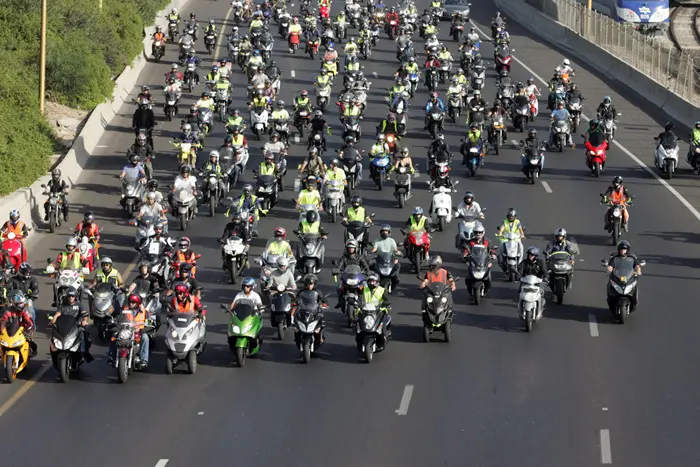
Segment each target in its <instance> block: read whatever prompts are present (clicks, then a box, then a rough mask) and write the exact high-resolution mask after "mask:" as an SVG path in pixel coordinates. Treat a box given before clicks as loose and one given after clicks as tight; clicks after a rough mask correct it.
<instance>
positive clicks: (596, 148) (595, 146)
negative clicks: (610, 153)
mask: <svg viewBox="0 0 700 467" xmlns="http://www.w3.org/2000/svg"><path fill="white" fill-rule="evenodd" d="M607 150H608V142H607V141H605V136H604V135H603V133H601V132H595V133H592V134H591V135H590V137H589V138H588V141H586V165H587V166H588V168H589V169H590V171H591V173H592V174H593V175H595V176H596V177H600V173H601V172H602V171H603V169H605V160H606V158H607Z"/></svg>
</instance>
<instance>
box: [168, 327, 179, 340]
mask: <svg viewBox="0 0 700 467" xmlns="http://www.w3.org/2000/svg"><path fill="white" fill-rule="evenodd" d="M168 332H169V333H170V337H172V338H173V339H177V336H178V334H177V331H176V330H175V328H172V327H171V328H170V329H169V330H168Z"/></svg>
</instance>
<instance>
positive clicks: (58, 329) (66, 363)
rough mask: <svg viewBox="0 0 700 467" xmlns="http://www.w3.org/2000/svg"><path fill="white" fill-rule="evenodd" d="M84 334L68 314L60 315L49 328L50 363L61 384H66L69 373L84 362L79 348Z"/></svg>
mask: <svg viewBox="0 0 700 467" xmlns="http://www.w3.org/2000/svg"><path fill="white" fill-rule="evenodd" d="M59 311H60V308H59ZM84 332H85V329H84V328H83V327H82V326H79V323H78V318H77V317H75V316H72V315H68V314H61V316H59V317H58V319H56V320H55V321H54V322H53V324H52V326H51V340H50V342H51V345H50V350H51V363H52V364H53V367H54V368H56V370H57V371H58V375H59V378H60V379H61V382H63V383H67V382H68V379H69V376H70V374H71V372H74V371H76V370H77V369H78V368H79V367H80V365H82V364H83V363H84V362H85V360H84V359H83V352H82V349H81V348H80V347H81V344H82V342H83V333H84ZM86 350H87V349H86Z"/></svg>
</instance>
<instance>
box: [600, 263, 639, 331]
mask: <svg viewBox="0 0 700 467" xmlns="http://www.w3.org/2000/svg"><path fill="white" fill-rule="evenodd" d="M613 261H614V263H613V267H614V269H613V271H612V273H610V281H608V297H607V301H608V309H609V310H610V312H611V313H613V314H614V315H615V316H617V318H618V319H619V320H620V323H622V324H625V321H627V318H628V317H629V315H630V313H631V312H633V311H634V310H635V309H636V308H637V303H638V291H637V287H638V284H639V279H638V277H637V273H636V272H635V270H634V259H633V258H630V257H625V258H615V259H614V260H613ZM601 264H602V265H603V266H605V267H607V265H608V262H607V261H606V260H602V261H601ZM640 264H641V266H644V265H646V262H645V261H642V262H641V263H640Z"/></svg>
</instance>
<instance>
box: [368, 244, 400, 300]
mask: <svg viewBox="0 0 700 467" xmlns="http://www.w3.org/2000/svg"><path fill="white" fill-rule="evenodd" d="M373 269H374V272H376V273H377V275H378V276H379V284H380V285H381V286H382V287H384V289H385V290H386V293H388V294H390V293H391V292H392V291H393V289H394V284H396V283H398V280H399V260H398V258H396V257H395V254H394V253H392V252H389V251H378V252H377V255H376V256H375V258H374V265H373Z"/></svg>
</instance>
